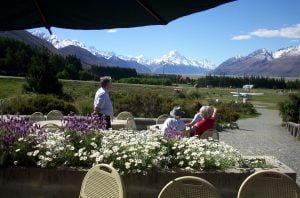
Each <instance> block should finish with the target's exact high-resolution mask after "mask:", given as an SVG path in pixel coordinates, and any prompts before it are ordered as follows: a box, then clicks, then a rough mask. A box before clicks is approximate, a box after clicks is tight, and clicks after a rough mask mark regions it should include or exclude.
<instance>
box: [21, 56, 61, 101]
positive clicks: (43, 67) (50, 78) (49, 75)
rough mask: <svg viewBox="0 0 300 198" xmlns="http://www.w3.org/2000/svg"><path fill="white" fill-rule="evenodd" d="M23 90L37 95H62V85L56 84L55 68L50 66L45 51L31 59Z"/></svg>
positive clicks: (48, 57)
mask: <svg viewBox="0 0 300 198" xmlns="http://www.w3.org/2000/svg"><path fill="white" fill-rule="evenodd" d="M24 89H25V90H26V91H29V92H35V93H39V94H56V95H61V94H62V84H61V83H60V82H58V79H57V77H56V72H55V68H54V67H53V65H51V62H50V56H49V53H48V52H47V51H46V50H44V51H41V52H39V53H38V54H37V55H34V56H33V57H32V60H31V66H30V68H29V71H28V74H27V76H26V85H25V86H24Z"/></svg>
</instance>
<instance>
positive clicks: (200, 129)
mask: <svg viewBox="0 0 300 198" xmlns="http://www.w3.org/2000/svg"><path fill="white" fill-rule="evenodd" d="M214 125H215V115H214V114H213V115H212V116H211V117H210V118H209V119H205V118H203V119H202V120H200V121H199V122H198V123H197V124H196V125H195V135H197V136H198V137H200V136H201V135H202V134H203V133H204V132H205V131H207V130H208V129H213V128H214Z"/></svg>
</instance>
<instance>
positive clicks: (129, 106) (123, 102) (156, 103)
mask: <svg viewBox="0 0 300 198" xmlns="http://www.w3.org/2000/svg"><path fill="white" fill-rule="evenodd" d="M113 98H115V99H116V100H114V103H113V104H114V109H115V112H114V113H115V114H118V113H119V112H122V111H130V112H131V113H132V114H133V115H134V116H137V117H146V118H154V117H158V116H159V115H161V114H168V113H169V112H170V111H171V109H172V108H173V107H174V106H176V105H179V106H181V107H182V108H183V109H184V110H185V112H186V114H185V115H184V117H192V116H193V115H194V112H193V111H192V108H191V105H192V104H188V103H186V102H185V101H184V100H182V99H174V98H173V97H167V96H160V95H158V94H155V93H151V92H146V93H135V94H130V95H126V96H122V97H121V96H120V95H119V94H118V95H113Z"/></svg>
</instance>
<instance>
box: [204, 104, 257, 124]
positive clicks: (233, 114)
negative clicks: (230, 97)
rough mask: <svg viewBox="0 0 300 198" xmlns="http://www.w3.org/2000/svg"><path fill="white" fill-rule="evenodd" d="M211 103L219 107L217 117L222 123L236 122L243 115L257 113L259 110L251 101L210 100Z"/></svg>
mask: <svg viewBox="0 0 300 198" xmlns="http://www.w3.org/2000/svg"><path fill="white" fill-rule="evenodd" d="M209 103H210V105H213V106H215V107H216V108H217V109H218V112H217V119H218V122H221V123H222V122H223V123H224V122H225V123H232V122H236V121H237V120H238V119H239V118H240V117H241V115H244V116H245V115H248V116H250V115H257V111H256V109H255V108H254V106H253V105H252V104H251V103H235V102H234V101H231V102H226V103H224V102H218V103H216V102H214V101H210V102H209Z"/></svg>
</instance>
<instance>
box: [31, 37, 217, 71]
mask: <svg viewBox="0 0 300 198" xmlns="http://www.w3.org/2000/svg"><path fill="white" fill-rule="evenodd" d="M31 33H32V34H33V35H34V36H37V37H39V38H41V39H43V40H46V41H47V42H49V43H51V44H52V45H53V46H54V47H55V48H56V49H58V50H59V51H60V52H62V53H63V54H70V55H71V54H72V55H75V56H77V57H78V58H80V59H81V60H82V61H83V62H85V63H87V64H93V65H102V66H120V67H126V68H135V69H136V70H137V72H138V73H165V74H205V73H207V72H210V71H212V70H213V69H214V68H215V65H214V64H212V63H210V62H209V61H207V60H204V61H199V60H193V59H189V58H186V57H185V56H183V55H181V54H180V53H179V52H177V51H176V50H174V51H170V52H169V53H167V54H165V55H163V56H162V57H161V58H159V59H151V58H146V57H144V56H138V57H128V56H124V55H116V54H115V53H114V52H105V51H100V50H97V49H96V48H94V47H87V46H86V45H85V44H83V43H81V42H79V41H76V40H70V39H61V38H59V37H58V36H56V35H49V34H47V33H43V32H40V31H32V32H31Z"/></svg>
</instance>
